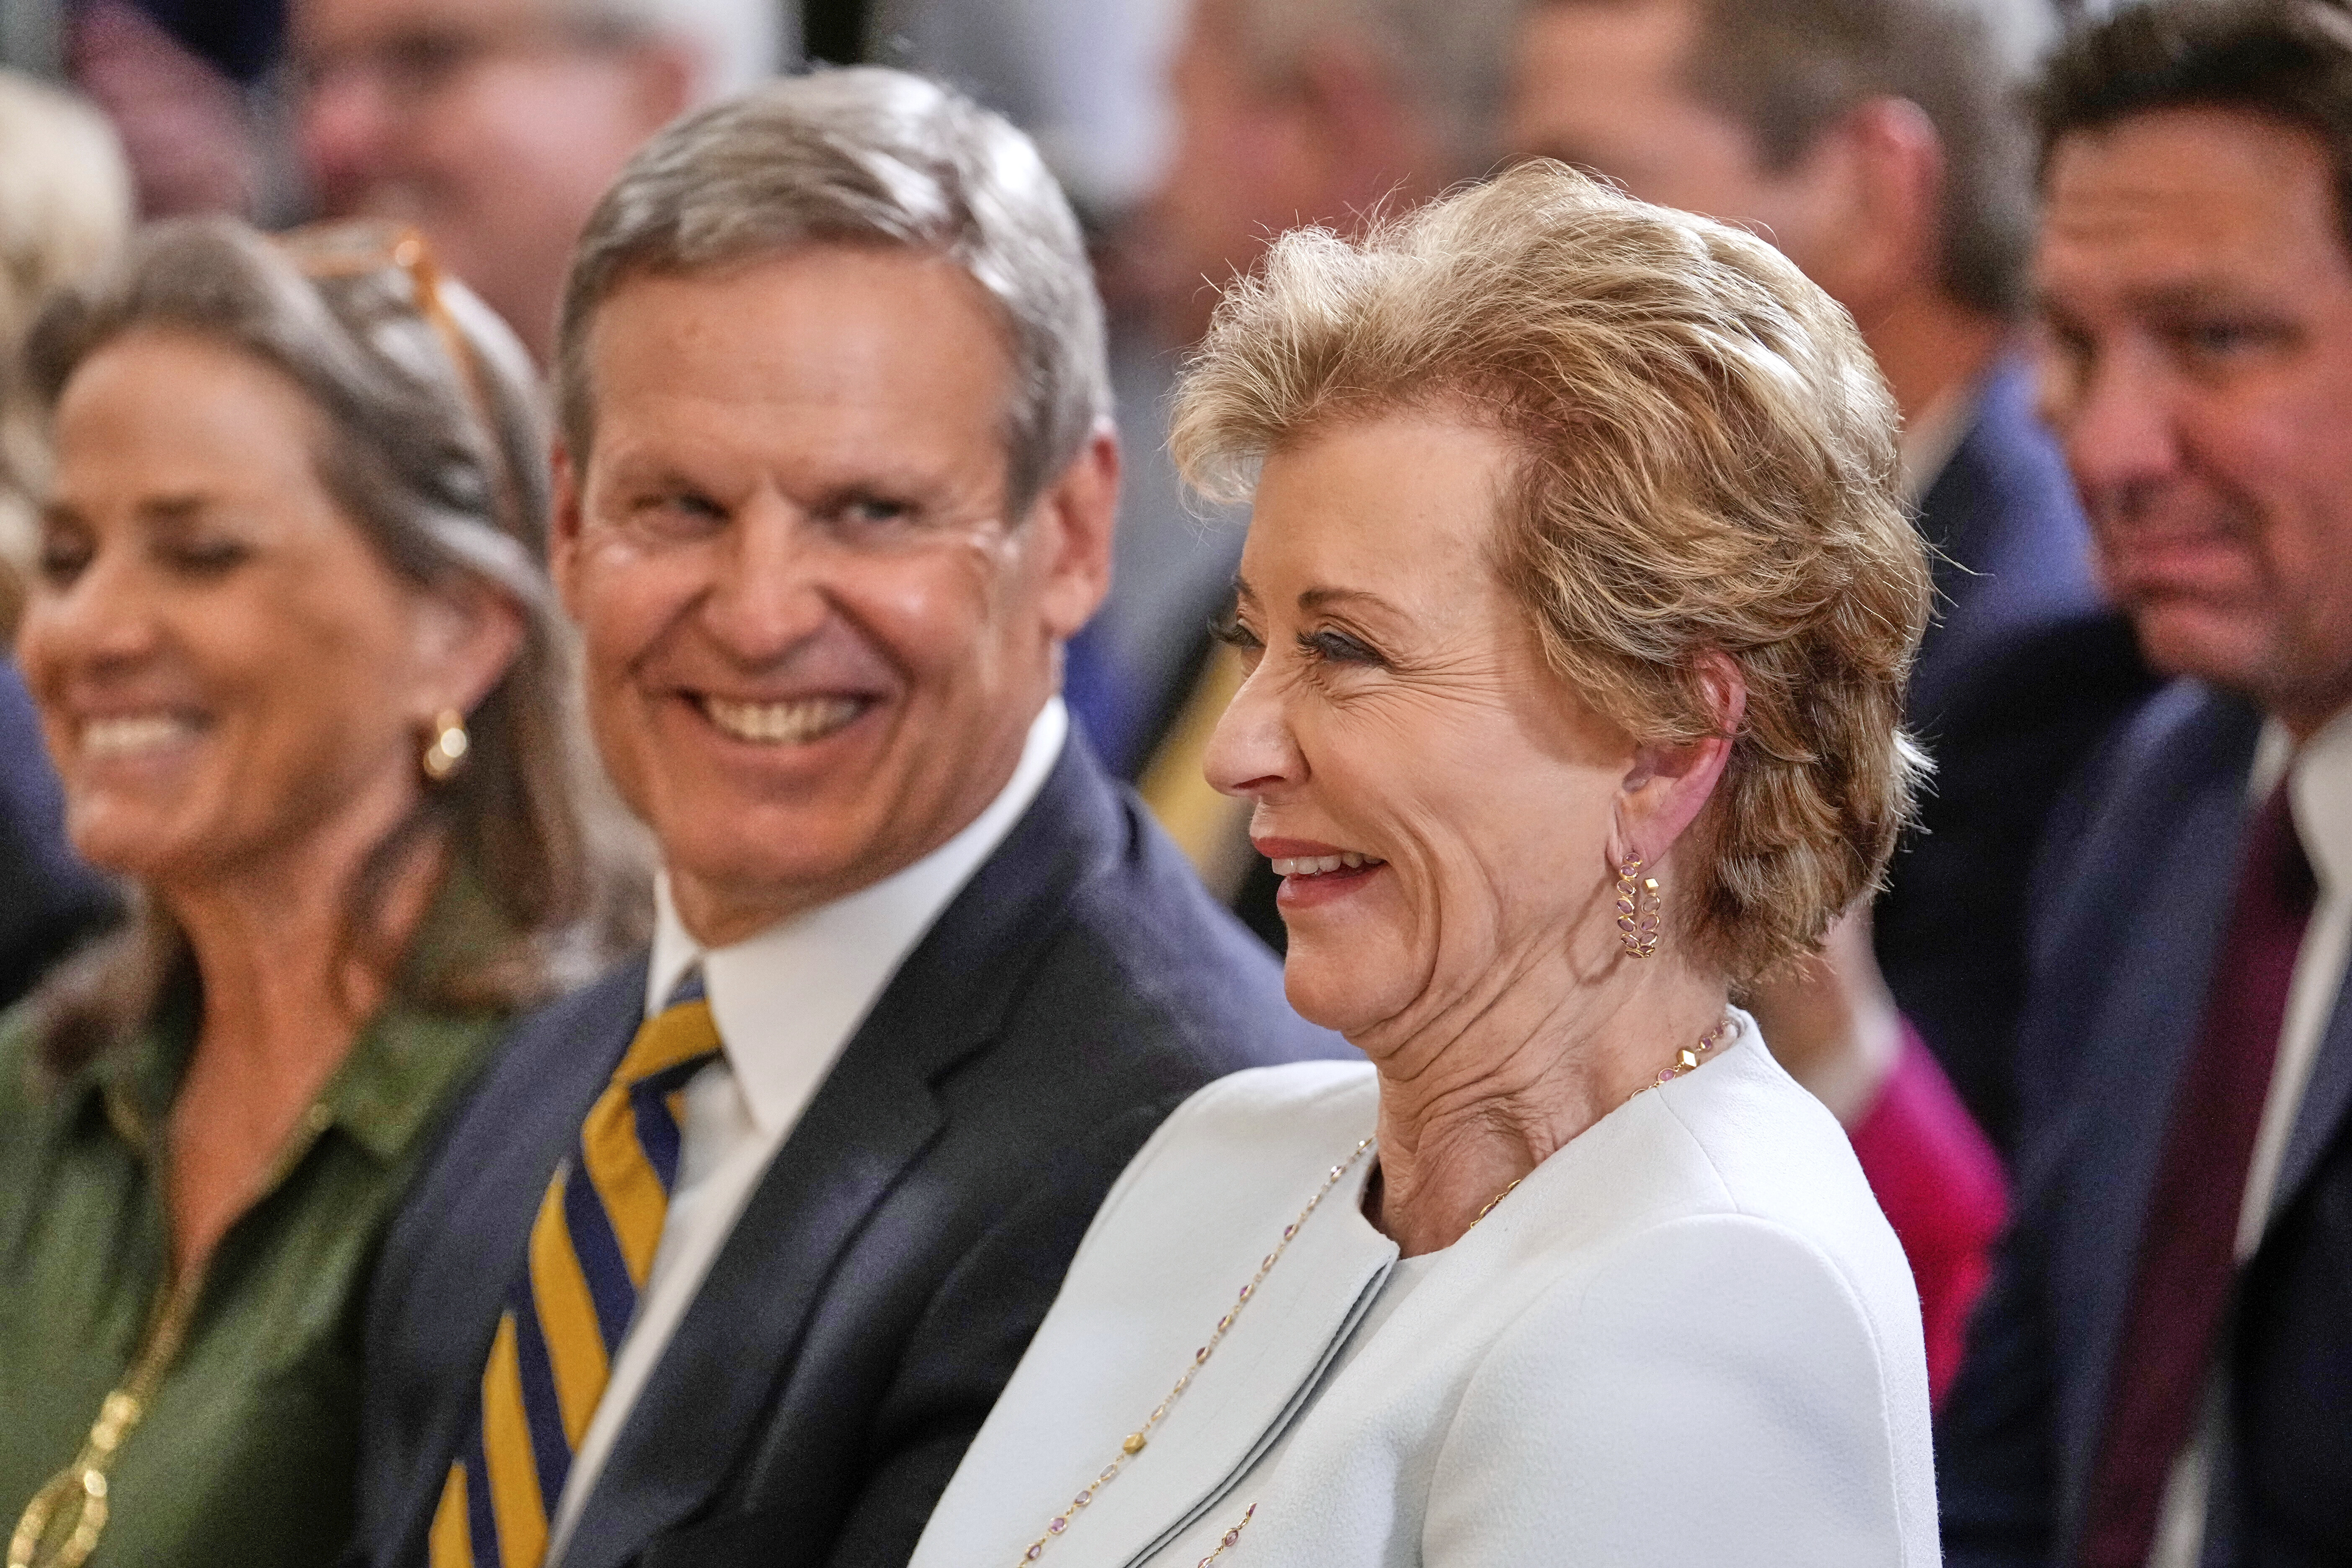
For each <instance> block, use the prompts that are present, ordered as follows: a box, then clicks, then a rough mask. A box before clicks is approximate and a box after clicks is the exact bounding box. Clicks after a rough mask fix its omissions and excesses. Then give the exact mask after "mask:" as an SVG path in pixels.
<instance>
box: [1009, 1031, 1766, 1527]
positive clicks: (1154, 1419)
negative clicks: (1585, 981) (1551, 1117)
mask: <svg viewBox="0 0 2352 1568" xmlns="http://www.w3.org/2000/svg"><path fill="white" fill-rule="evenodd" d="M1737 1026H1738V1021H1737V1020H1736V1019H1734V1018H1733V1017H1732V1016H1731V1015H1730V1014H1728V1013H1726V1014H1725V1015H1724V1016H1723V1021H1722V1022H1721V1023H1719V1024H1717V1025H1716V1026H1715V1027H1714V1028H1712V1029H1709V1030H1708V1031H1707V1032H1706V1034H1705V1035H1703V1036H1701V1037H1699V1041H1698V1044H1696V1046H1693V1047H1689V1048H1687V1049H1685V1050H1683V1051H1681V1052H1678V1053H1677V1054H1676V1055H1675V1060H1674V1062H1673V1064H1672V1065H1671V1066H1668V1067H1665V1068H1661V1069H1660V1070H1659V1073H1658V1076H1657V1077H1656V1078H1655V1079H1652V1080H1651V1081H1650V1082H1648V1083H1645V1084H1643V1086H1642V1088H1641V1089H1635V1090H1634V1091H1633V1095H1631V1096H1628V1097H1627V1100H1626V1102H1627V1103H1628V1104H1631V1103H1632V1102H1633V1099H1634V1098H1635V1097H1638V1096H1639V1095H1640V1094H1641V1093H1642V1092H1643V1090H1644V1089H1655V1088H1656V1087H1657V1086H1658V1085H1659V1084H1662V1083H1670V1082H1672V1081H1673V1080H1674V1079H1678V1078H1680V1077H1682V1076H1683V1075H1684V1074H1685V1073H1686V1072H1691V1071H1694V1070H1695V1069H1696V1068H1697V1067H1698V1065H1699V1063H1700V1062H1702V1061H1704V1060H1705V1059H1706V1054H1707V1053H1708V1052H1709V1051H1711V1050H1713V1049H1714V1048H1715V1047H1717V1046H1718V1045H1721V1044H1722V1043H1723V1041H1724V1038H1725V1037H1726V1036H1727V1035H1728V1034H1730V1032H1731V1031H1732V1030H1733V1029H1734V1028H1736V1027H1737ZM1371 1146H1372V1140H1371V1139H1370V1138H1367V1139H1365V1140H1364V1141H1363V1142H1360V1143H1359V1144H1357V1145H1356V1147H1355V1151H1354V1152H1352V1153H1350V1154H1349V1156H1348V1157H1347V1158H1346V1159H1344V1160H1342V1161H1340V1162H1339V1163H1338V1164H1336V1165H1334V1166H1332V1167H1331V1173H1330V1174H1328V1175H1327V1176H1325V1177H1324V1178H1323V1184H1322V1185H1321V1186H1319V1187H1318V1188H1316V1189H1315V1195H1314V1196H1313V1197H1311V1198H1309V1199H1307V1206H1306V1207H1305V1208H1303V1209H1300V1210H1299V1211H1298V1217H1297V1219H1294V1220H1292V1221H1291V1222H1290V1223H1289V1224H1288V1225H1286V1226H1283V1227H1282V1237H1281V1239H1280V1240H1278V1241H1276V1243H1275V1246H1274V1250H1273V1251H1272V1252H1269V1253H1267V1254H1266V1255H1265V1261H1264V1262H1262V1263H1260V1264H1259V1265H1258V1266H1257V1272H1256V1273H1255V1274H1254V1275H1252V1276H1251V1277H1250V1282H1249V1283H1248V1284H1246V1285H1244V1286H1243V1287H1242V1289H1241V1295H1240V1298H1239V1299H1238V1300H1235V1301H1234V1305H1233V1310H1231V1311H1228V1312H1227V1313H1226V1314H1225V1315H1224V1316H1223V1317H1222V1318H1219V1319H1218V1320H1217V1327H1216V1330H1215V1331H1214V1332H1213V1333H1211V1334H1210V1335H1209V1342H1208V1343H1206V1344H1204V1345H1202V1347H1201V1348H1200V1349H1199V1350H1197V1351H1194V1352H1192V1364H1191V1365H1189V1366H1187V1367H1186V1368H1185V1369H1184V1374H1183V1375H1182V1376H1181V1377H1179V1378H1178V1379H1177V1380H1176V1385H1175V1386H1174V1387H1173V1388H1171V1389H1170V1390H1169V1391H1168V1396H1167V1397H1166V1398H1164V1399H1162V1400H1161V1401H1160V1403H1159V1404H1158V1405H1155V1406H1153V1407H1152V1411H1151V1414H1150V1415H1147V1416H1145V1417H1144V1420H1143V1425H1142V1426H1139V1427H1137V1428H1136V1429H1135V1430H1134V1431H1132V1432H1129V1434H1128V1435H1127V1436H1126V1438H1125V1439H1124V1440H1123V1441H1122V1442H1120V1444H1119V1446H1118V1458H1115V1459H1113V1460H1112V1461H1111V1462H1110V1463H1109V1464H1108V1465H1105V1466H1104V1467H1103V1468H1101V1469H1100V1470H1099V1471H1097V1473H1096V1475H1095V1479H1093V1480H1091V1481H1088V1482H1087V1484H1086V1486H1085V1487H1084V1488H1083V1489H1081V1490H1080V1491H1079V1492H1078V1495H1077V1496H1076V1497H1075V1498H1072V1499H1071V1500H1070V1506H1069V1507H1068V1508H1066V1509H1065V1510H1062V1511H1061V1512H1060V1513H1057V1514H1055V1516H1054V1517H1053V1519H1052V1520H1050V1521H1047V1523H1046V1525H1045V1534H1043V1535H1041V1536H1039V1537H1038V1538H1037V1539H1036V1540H1034V1541H1033V1542H1030V1543H1029V1549H1028V1550H1027V1551H1025V1552H1023V1553H1022V1554H1021V1561H1020V1563H1018V1564H1017V1565H1016V1568H1027V1565H1028V1564H1030V1563H1034V1562H1036V1561H1037V1560H1038V1559H1039V1558H1040V1557H1043V1556H1044V1555H1045V1548H1046V1547H1048V1546H1051V1545H1052V1544H1053V1543H1054V1542H1055V1541H1056V1540H1057V1539H1059V1538H1060V1537H1061V1536H1062V1535H1063V1534H1064V1533H1065V1532H1066V1531H1068V1530H1069V1528H1070V1526H1071V1524H1073V1523H1074V1522H1075V1521H1076V1519H1077V1516H1078V1515H1079V1514H1080V1513H1081V1512H1082V1511H1084V1510H1085V1509H1086V1508H1087V1505H1088V1504H1090V1503H1092V1502H1093V1501H1094V1500H1095V1498H1096V1496H1097V1494H1099V1493H1100V1492H1101V1490H1102V1489H1103V1488H1105V1487H1107V1486H1108V1485H1110V1483H1111V1482H1113V1481H1115V1480H1117V1479H1118V1476H1119V1472H1120V1471H1122V1470H1124V1469H1126V1468H1127V1467H1128V1465H1129V1463H1130V1462H1131V1461H1132V1460H1133V1459H1134V1458H1135V1457H1136V1456H1137V1455H1139V1454H1140V1453H1142V1452H1143V1450H1144V1449H1145V1448H1147V1447H1150V1443H1151V1434H1152V1431H1153V1429H1154V1428H1155V1427H1157V1426H1159V1425H1160V1422H1162V1421H1164V1420H1165V1419H1167V1416H1168V1412H1169V1411H1170V1410H1171V1408H1173V1407H1174V1405H1175V1404H1176V1402H1177V1401H1178V1400H1179V1399H1181V1398H1182V1397H1183V1396H1184V1391H1185V1390H1186V1389H1188V1388H1190V1387H1192V1379H1193V1378H1194V1377H1196V1376H1198V1375H1199V1374H1200V1371H1201V1369H1202V1367H1204V1366H1206V1365H1208V1364H1209V1358H1210V1357H1211V1356H1213V1355H1214V1354H1215V1353H1216V1351H1217V1347H1218V1346H1219V1345H1220V1344H1222V1343H1223V1342H1224V1338H1225V1335H1226V1333H1227V1332H1228V1331H1230V1330H1231V1329H1232V1328H1233V1326H1234V1320H1235V1319H1236V1318H1239V1317H1240V1316H1241V1314H1242V1309H1243V1308H1244V1307H1246V1306H1248V1305H1249V1303H1250V1299H1251V1298H1252V1297H1253V1296H1255V1295H1256V1294H1257V1291H1258V1287H1259V1286H1261V1285H1263V1284H1265V1277H1266V1276H1267V1275H1269V1274H1271V1273H1273V1272H1274V1266H1275V1265H1276V1264H1277V1263H1279V1262H1281V1261H1282V1255H1283V1253H1284V1252H1286V1251H1287V1250H1288V1249H1289V1247H1290V1244H1291V1242H1292V1241H1293V1240H1294V1239H1295V1238H1296V1237H1297V1235H1298V1231H1299V1227H1300V1226H1304V1225H1305V1224H1306V1223H1307V1216H1308V1215H1312V1214H1313V1213H1314V1212H1315V1211H1316V1210H1317V1209H1318V1208H1319V1207H1320V1206H1322V1203H1323V1200H1324V1199H1325V1198H1326V1197H1328V1196H1329V1195H1330V1193H1331V1189H1332V1188H1333V1187H1336V1186H1338V1185H1339V1183H1340V1181H1341V1180H1342V1179H1343V1178H1344V1177H1345V1176H1346V1175H1347V1174H1348V1173H1349V1171H1351V1170H1354V1169H1355V1167H1356V1162H1357V1161H1359V1160H1361V1159H1362V1158H1363V1157H1364V1152H1365V1151H1366V1150H1368V1149H1370V1147H1371ZM1525 1180H1527V1178H1526V1177H1525V1176H1522V1177H1520V1178H1519V1181H1518V1182H1513V1183H1512V1184H1510V1185H1509V1186H1507V1187H1505V1188H1504V1189H1503V1190H1502V1191H1501V1192H1499V1193H1496V1194H1495V1195H1494V1196H1493V1197H1491V1198H1489V1199H1487V1200H1486V1207H1485V1208H1482V1209H1480V1210H1479V1211H1478V1215H1477V1218H1476V1219H1473V1220H1472V1221H1471V1222H1470V1224H1469V1226H1468V1227H1467V1228H1466V1229H1465V1232H1464V1234H1465V1235H1467V1234H1468V1232H1469V1231H1470V1230H1475V1229H1477V1228H1478V1221H1479V1220H1482V1219H1485V1218H1486V1216H1487V1215H1490V1214H1493V1213H1494V1212H1495V1205H1496V1204H1499V1203H1501V1202H1502V1201H1503V1200H1504V1199H1505V1198H1507V1197H1509V1196H1510V1195H1511V1194H1513V1193H1515V1192H1517V1191H1518V1190H1519V1182H1523V1181H1525ZM1256 1517H1257V1504H1255V1503H1252V1504H1250V1505H1249V1508H1248V1510H1246V1511H1245V1512H1244V1513H1243V1515H1242V1516H1241V1518H1240V1519H1239V1520H1238V1521H1235V1522H1234V1526H1233V1528H1232V1529H1230V1530H1228V1531H1225V1532H1224V1534H1223V1535H1222V1536H1219V1537H1218V1538H1217V1544H1216V1546H1215V1547H1214V1548H1213V1550H1212V1551H1211V1552H1209V1554H1208V1555H1207V1556H1206V1557H1203V1558H1202V1559H1201V1561H1200V1563H1199V1564H1198V1565H1197V1568H1209V1564H1211V1563H1214V1562H1215V1561H1216V1560H1217V1559H1218V1558H1220V1557H1223V1555H1224V1554H1225V1552H1226V1550H1227V1549H1228V1548H1230V1547H1231V1546H1233V1545H1234V1542H1238V1541H1239V1540H1240V1539H1241V1536H1242V1531H1243V1529H1244V1527H1246V1526H1247V1525H1248V1523H1249V1521H1251V1520H1253V1519H1255V1518H1256Z"/></svg>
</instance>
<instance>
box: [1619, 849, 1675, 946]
mask: <svg viewBox="0 0 2352 1568" xmlns="http://www.w3.org/2000/svg"><path fill="white" fill-rule="evenodd" d="M1641 869H1642V858H1641V857H1640V856H1639V855H1628V856H1626V857H1625V858H1624V860H1623V861H1622V863H1621V864H1620V865H1619V866H1618V868H1617V940H1618V941H1620V942H1623V943H1624V944H1625V951H1626V952H1627V953H1629V954H1631V955H1632V956H1633V957H1635V958H1647V957H1649V956H1650V955H1651V954H1652V953H1654V952H1657V951H1658V917H1659V911H1660V910H1663V909H1664V907H1665V899H1664V896H1663V895H1662V894H1660V893H1659V891H1658V879H1656V878H1655V877H1643V878H1642V879H1641V880H1640V881H1639V882H1638V883H1637V882H1635V881H1634V878H1635V876H1637V875H1638V874H1639V873H1640V871H1641Z"/></svg>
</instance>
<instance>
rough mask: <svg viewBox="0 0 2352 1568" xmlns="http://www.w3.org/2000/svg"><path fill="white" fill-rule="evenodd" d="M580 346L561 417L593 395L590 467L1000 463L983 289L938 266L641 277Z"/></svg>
mask: <svg viewBox="0 0 2352 1568" xmlns="http://www.w3.org/2000/svg"><path fill="white" fill-rule="evenodd" d="M583 348H584V352H583V353H582V354H581V356H580V363H579V364H578V365H576V366H568V367H567V380H566V388H565V390H566V398H567V405H569V404H570V403H571V401H572V395H573V394H574V393H575V392H578V393H582V394H584V395H587V396H589V397H592V398H593V422H594V425H595V426H596V428H595V431H594V440H593V445H592V446H591V447H589V448H588V450H587V453H586V454H585V455H586V456H587V457H588V458H589V460H590V462H591V464H592V466H599V467H601V466H602V465H603V464H604V462H605V461H606V460H607V458H608V457H610V456H612V455H613V450H612V449H613V448H614V447H615V446H616V445H618V444H621V443H627V444H629V445H630V446H631V447H635V448H636V449H637V450H638V451H639V453H640V454H642V449H643V447H644V446H645V445H646V444H647V443H652V444H655V445H657V446H661V447H674V446H677V445H681V444H683V445H686V446H691V447H698V448H701V449H704V450H709V451H716V450H719V449H729V450H732V451H733V452H735V453H737V454H739V455H740V458H742V459H743V460H745V461H757V462H761V463H766V464H772V465H794V464H802V463H816V462H820V461H822V462H823V463H824V465H825V466H827V467H829V468H840V467H843V466H856V467H867V468H877V469H884V468H887V469H892V470H898V469H905V468H915V469H929V468H942V467H949V466H952V467H955V468H960V469H963V470H966V471H969V470H971V468H973V467H974V466H976V465H982V464H985V465H986V466H987V467H988V468H990V469H991V470H992V472H995V473H997V474H1000V475H1001V473H1002V471H1003V467H1004V459H1005V447H1004V433H1005V430H1006V426H1007V420H1008V414H1007V411H1008V408H1009V406H1010V405H1011V402H1012V397H1013V388H1014V379H1015V378H1014V375H1013V360H1012V356H1011V353H1010V352H1009V350H1008V348H1007V345H1006V343H1005V341H1004V334H1003V331H1001V329H1000V326H999V323H998V321H997V318H996V315H995V312H994V311H993V310H992V308H991V302H990V301H989V300H988V299H987V297H986V295H985V293H984V291H983V290H982V289H980V287H979V286H978V284H976V283H975V282H973V281H972V279H971V277H970V275H969V274H967V273H966V272H965V271H964V270H963V269H962V268H960V267H958V266H957V265H956V264H954V263H953V262H951V261H948V260H946V259H943V258H939V257H937V256H932V255H929V254H926V253H922V252H918V251H913V250H898V249H880V248H868V247H840V246H827V247H804V248H802V249H798V250H793V251H789V252H785V253H783V254H782V255H778V256H771V257H767V258H760V259H757V260H752V261H748V262H744V263H741V264H738V265H735V266H731V267H724V268H706V269H699V270H696V271H691V272H683V273H665V272H650V273H640V274H635V275H632V276H630V277H628V278H626V279H624V280H622V281H621V282H620V283H619V284H617V285H616V286H615V287H614V289H612V290H611V291H610V292H609V293H608V294H607V295H606V296H605V297H604V301H603V303H602V304H601V305H600V306H599V307H598V309H597V310H596V313H595V315H594V317H593V320H592V321H590V322H589V324H588V329H587V332H586V336H585V340H584V345H583Z"/></svg>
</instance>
